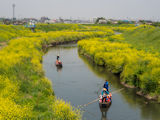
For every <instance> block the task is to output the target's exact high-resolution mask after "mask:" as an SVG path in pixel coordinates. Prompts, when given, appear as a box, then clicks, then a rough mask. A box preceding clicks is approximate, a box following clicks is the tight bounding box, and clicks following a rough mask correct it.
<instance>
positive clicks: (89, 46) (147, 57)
mask: <svg viewBox="0 0 160 120" xmlns="http://www.w3.org/2000/svg"><path fill="white" fill-rule="evenodd" d="M123 40H124V38H123V37H122V35H113V36H110V37H108V38H106V39H101V38H94V39H88V40H82V41H79V42H78V49H79V53H80V54H83V55H86V56H89V57H90V58H91V59H92V60H93V61H94V62H95V63H96V64H97V65H101V66H106V67H107V69H109V70H110V71H111V72H113V73H115V74H120V78H121V83H124V84H126V85H128V86H132V87H136V88H139V93H140V94H141V95H143V96H145V97H146V98H148V99H153V100H158V101H159V102H160V74H159V72H160V57H159V54H150V53H147V52H144V51H142V50H141V51H138V50H137V49H134V48H133V47H132V46H131V45H130V44H126V43H123ZM116 41H121V42H116Z"/></svg>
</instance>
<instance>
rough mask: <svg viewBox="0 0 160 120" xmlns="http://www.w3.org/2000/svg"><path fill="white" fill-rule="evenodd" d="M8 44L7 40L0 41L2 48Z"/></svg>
mask: <svg viewBox="0 0 160 120" xmlns="http://www.w3.org/2000/svg"><path fill="white" fill-rule="evenodd" d="M6 45H7V42H0V50H1V49H2V48H4V47H5V46H6Z"/></svg>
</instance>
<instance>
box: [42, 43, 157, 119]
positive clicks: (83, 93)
mask: <svg viewBox="0 0 160 120" xmlns="http://www.w3.org/2000/svg"><path fill="white" fill-rule="evenodd" d="M57 54H60V59H61V60H62V62H63V67H62V69H57V67H56V66H55V60H56V55H57ZM43 69H44V71H45V75H46V77H47V78H48V79H50V80H51V81H52V86H53V90H54V93H55V95H56V96H57V97H58V98H63V100H65V101H68V102H70V104H71V105H72V106H75V107H77V106H80V105H84V104H87V103H89V102H91V101H93V100H95V99H97V98H98V96H99V94H100V92H101V89H102V86H103V84H104V82H105V80H108V81H109V84H110V91H112V92H113V91H117V90H119V89H121V88H124V87H123V86H122V85H121V84H120V82H119V77H118V76H116V75H114V74H112V73H110V72H109V71H107V69H106V68H102V67H99V66H96V65H95V64H93V63H92V61H90V60H87V59H86V58H85V57H83V56H81V55H79V54H78V51H77V46H76V44H69V45H60V46H57V47H53V48H50V49H49V50H48V52H47V53H46V54H45V55H44V56H43ZM80 108H81V110H82V111H83V118H82V119H83V120H160V104H157V103H155V102H150V101H147V100H146V99H145V98H143V97H140V96H138V95H136V94H135V90H134V89H129V88H124V89H123V90H122V91H120V92H117V93H115V94H113V101H112V105H111V106H110V108H109V109H108V111H105V112H101V109H100V108H99V104H98V102H95V103H92V104H89V105H88V106H86V107H83V108H82V107H80ZM102 113H103V114H102Z"/></svg>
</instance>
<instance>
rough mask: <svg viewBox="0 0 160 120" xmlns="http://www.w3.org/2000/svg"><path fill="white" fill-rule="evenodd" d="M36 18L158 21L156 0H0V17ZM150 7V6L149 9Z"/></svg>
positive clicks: (159, 17) (159, 9)
mask: <svg viewBox="0 0 160 120" xmlns="http://www.w3.org/2000/svg"><path fill="white" fill-rule="evenodd" d="M12 4H15V5H16V7H15V17H16V18H17V19H20V18H36V19H39V18H41V17H43V16H46V17H48V18H51V19H57V18H60V17H61V18H63V19H83V20H89V19H93V18H97V17H105V18H106V19H116V20H126V19H127V20H152V21H160V15H159V13H158V12H159V11H160V8H159V6H158V5H159V4H160V1H158V0H141V1H139V0H130V1H128V0H112V1H109V0H101V1H97V0H81V1H79V0H68V1H64V0H59V1H57V0H46V1H43V0H27V1H24V0H21V1H20V0H7V1H1V4H0V17H4V18H12V17H13V8H12ZM150 8H152V9H150Z"/></svg>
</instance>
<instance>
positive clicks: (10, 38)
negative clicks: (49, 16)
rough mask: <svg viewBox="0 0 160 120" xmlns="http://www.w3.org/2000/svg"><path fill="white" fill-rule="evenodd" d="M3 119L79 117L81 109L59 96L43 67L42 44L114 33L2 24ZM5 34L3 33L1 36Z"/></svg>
mask: <svg viewBox="0 0 160 120" xmlns="http://www.w3.org/2000/svg"><path fill="white" fill-rule="evenodd" d="M0 31H1V34H0V42H6V44H7V46H6V47H4V48H2V49H1V50H0V119H1V120H5V119H13V120H17V119H35V120H37V119H43V120H50V119H54V120H79V119H81V112H80V110H79V109H77V108H73V107H72V106H71V105H70V104H69V103H66V102H64V101H63V100H60V99H56V98H55V96H54V91H53V90H52V87H51V82H50V81H49V80H48V79H47V78H45V76H44V72H43V69H42V63H41V62H42V56H43V55H44V49H43V46H47V45H50V44H53V43H55V42H64V43H65V42H69V41H77V40H81V39H88V38H94V37H105V36H109V35H112V34H113V33H114V32H113V31H112V30H108V31H107V32H106V31H105V32H103V31H92V32H89V31H85V32H82V31H69V30H65V31H64V30H62V31H54V32H53V31H49V32H43V31H41V30H37V31H36V32H35V33H32V32H31V31H30V30H29V29H26V28H24V27H23V26H12V25H9V26H6V25H0ZM2 34H3V35H2Z"/></svg>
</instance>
